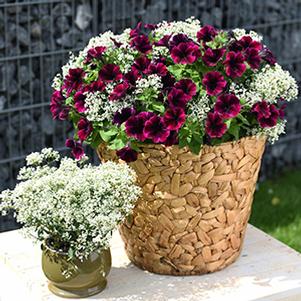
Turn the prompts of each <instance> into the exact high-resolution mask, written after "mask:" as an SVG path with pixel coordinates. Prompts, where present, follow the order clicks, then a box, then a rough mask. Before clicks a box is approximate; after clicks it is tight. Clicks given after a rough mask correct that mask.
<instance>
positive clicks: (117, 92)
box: [109, 82, 129, 101]
mask: <svg viewBox="0 0 301 301" xmlns="http://www.w3.org/2000/svg"><path fill="white" fill-rule="evenodd" d="M128 88H129V85H128V84H127V83H126V82H125V83H121V84H118V85H116V86H115V87H114V89H113V91H112V92H111V94H110V97H109V99H110V100H113V101H114V100H118V99H120V98H122V97H124V96H125V95H126V92H127V90H128Z"/></svg>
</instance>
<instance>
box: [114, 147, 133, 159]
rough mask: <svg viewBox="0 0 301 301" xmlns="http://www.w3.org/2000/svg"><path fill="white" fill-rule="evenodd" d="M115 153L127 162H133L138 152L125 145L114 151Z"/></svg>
mask: <svg viewBox="0 0 301 301" xmlns="http://www.w3.org/2000/svg"><path fill="white" fill-rule="evenodd" d="M116 154H117V156H118V157H119V158H120V159H121V160H123V161H125V162H128V163H129V162H134V161H136V160H137V158H138V153H137V152H136V151H135V150H133V149H132V148H130V147H129V146H126V147H124V148H122V149H120V150H118V151H117V152H116Z"/></svg>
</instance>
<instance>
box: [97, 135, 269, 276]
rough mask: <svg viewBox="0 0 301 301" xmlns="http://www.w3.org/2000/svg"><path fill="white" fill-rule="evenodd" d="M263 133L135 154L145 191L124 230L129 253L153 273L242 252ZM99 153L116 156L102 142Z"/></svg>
mask: <svg viewBox="0 0 301 301" xmlns="http://www.w3.org/2000/svg"><path fill="white" fill-rule="evenodd" d="M264 146H265V139H264V138H256V137H247V138H243V139H241V140H239V141H235V142H228V143H223V144H221V145H219V146H204V147H203V149H202V151H201V153H200V154H199V155H195V154H192V153H191V152H190V151H188V150H187V149H186V148H184V149H179V148H178V147H177V146H171V147H165V146H162V145H153V144H152V145H145V146H144V147H143V148H142V150H143V152H142V153H141V154H139V158H138V160H137V161H135V162H133V163H130V165H131V166H132V167H133V168H134V169H135V171H136V172H137V174H138V181H139V184H140V185H141V187H142V188H143V196H142V198H140V199H139V201H138V204H137V206H136V207H135V209H134V213H133V216H132V218H130V220H128V221H127V222H126V223H124V224H123V225H121V227H120V233H121V236H122V238H123V240H124V242H125V248H126V252H127V255H128V257H129V258H130V260H131V261H132V262H133V263H134V264H136V265H137V266H139V267H141V268H143V269H147V270H149V271H151V272H155V273H159V274H169V275H194V274H203V273H208V272H214V271H217V270H220V269H223V268H224V267H226V266H228V265H229V264H231V263H232V262H234V261H235V259H236V258H237V257H238V256H239V254H240V251H241V247H242V242H243V238H244V234H245V230H246V225H247V222H248V219H249V216H250V211H251V205H252V200H253V193H254V190H255V185H256V181H257V176H258V172H259V168H260V163H261V158H262V154H263V151H264ZM98 154H99V156H100V158H101V159H102V160H108V159H114V155H113V154H112V152H108V151H106V150H105V149H104V148H99V150H98Z"/></svg>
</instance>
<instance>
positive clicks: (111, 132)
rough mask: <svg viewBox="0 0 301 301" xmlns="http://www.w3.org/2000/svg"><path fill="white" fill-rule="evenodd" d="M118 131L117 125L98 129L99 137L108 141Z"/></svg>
mask: <svg viewBox="0 0 301 301" xmlns="http://www.w3.org/2000/svg"><path fill="white" fill-rule="evenodd" d="M117 133H118V128H117V127H112V128H111V129H109V130H107V131H106V130H99V134H100V137H101V138H102V139H103V141H105V142H109V141H110V140H112V139H113V137H114V136H116V135H117Z"/></svg>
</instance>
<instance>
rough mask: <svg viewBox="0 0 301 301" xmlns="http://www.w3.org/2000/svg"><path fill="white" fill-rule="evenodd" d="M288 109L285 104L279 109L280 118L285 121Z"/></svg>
mask: <svg viewBox="0 0 301 301" xmlns="http://www.w3.org/2000/svg"><path fill="white" fill-rule="evenodd" d="M286 107H287V104H286V103H284V104H283V105H282V106H281V107H280V108H279V118H281V119H284V117H285V109H286Z"/></svg>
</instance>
